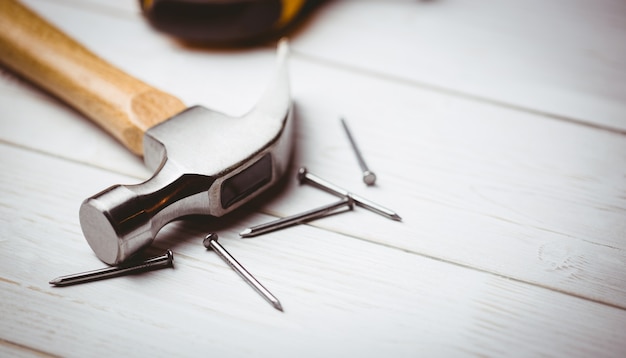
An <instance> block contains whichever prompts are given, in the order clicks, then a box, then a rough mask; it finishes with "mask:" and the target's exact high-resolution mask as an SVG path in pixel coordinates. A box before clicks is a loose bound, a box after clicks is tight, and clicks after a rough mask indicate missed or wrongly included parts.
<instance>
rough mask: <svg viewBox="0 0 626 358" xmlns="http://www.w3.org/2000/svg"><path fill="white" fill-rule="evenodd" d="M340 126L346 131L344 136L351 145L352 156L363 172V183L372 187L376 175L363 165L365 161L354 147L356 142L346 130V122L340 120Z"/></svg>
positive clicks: (357, 148) (347, 129)
mask: <svg viewBox="0 0 626 358" xmlns="http://www.w3.org/2000/svg"><path fill="white" fill-rule="evenodd" d="M340 120H341V124H342V125H343V129H344V130H345V131H346V135H347V136H348V140H350V144H351V145H352V149H353V150H354V154H356V159H357V160H358V161H359V166H360V167H361V170H362V171H363V182H364V183H365V184H367V185H374V184H375V183H376V174H374V172H373V171H371V170H369V168H368V167H367V164H365V160H364V159H363V154H361V151H360V150H359V147H358V146H357V145H356V141H355V140H354V138H353V137H352V133H351V132H350V128H348V123H346V120H345V119H343V118H341V119H340Z"/></svg>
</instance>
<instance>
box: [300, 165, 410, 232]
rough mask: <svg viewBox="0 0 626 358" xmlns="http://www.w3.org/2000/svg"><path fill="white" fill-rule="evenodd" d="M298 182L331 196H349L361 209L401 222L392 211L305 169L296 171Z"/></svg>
mask: <svg viewBox="0 0 626 358" xmlns="http://www.w3.org/2000/svg"><path fill="white" fill-rule="evenodd" d="M298 181H299V182H300V184H311V185H313V186H315V187H317V188H319V189H322V190H324V191H327V192H329V193H331V194H333V195H336V196H339V197H346V196H349V197H351V198H352V200H354V204H355V205H357V206H360V207H362V208H365V209H368V210H370V211H373V212H375V213H377V214H380V215H383V216H385V217H387V218H389V219H392V220H396V221H401V220H402V218H401V217H400V216H399V215H398V214H396V213H395V212H394V211H392V210H390V209H387V208H385V207H383V206H381V205H378V204H376V203H374V202H372V201H370V200H367V199H365V198H363V197H362V196H359V195H356V194H353V193H350V192H349V191H347V190H345V189H342V188H340V187H338V186H336V185H334V184H331V183H329V182H327V181H326V180H324V179H322V178H320V177H318V176H317V175H315V174H313V173H310V172H309V171H308V170H307V169H306V168H304V167H302V168H300V169H299V170H298Z"/></svg>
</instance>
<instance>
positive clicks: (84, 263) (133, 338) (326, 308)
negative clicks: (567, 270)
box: [0, 145, 626, 357]
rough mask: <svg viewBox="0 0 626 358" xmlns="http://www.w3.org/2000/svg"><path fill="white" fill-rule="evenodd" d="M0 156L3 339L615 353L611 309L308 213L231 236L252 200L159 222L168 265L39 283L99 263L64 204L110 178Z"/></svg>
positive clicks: (122, 350) (105, 346) (618, 339)
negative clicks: (237, 212) (217, 250)
mask: <svg viewBox="0 0 626 358" xmlns="http://www.w3.org/2000/svg"><path fill="white" fill-rule="evenodd" d="M0 164H1V165H2V167H3V168H5V170H3V171H1V172H0V190H1V192H2V195H0V224H1V225H0V228H2V230H3V232H2V234H1V235H0V237H2V241H0V245H1V246H2V250H0V272H2V274H1V279H0V285H1V286H2V288H1V289H0V302H2V304H1V305H0V314H1V315H2V317H3V318H2V321H1V322H2V323H0V337H1V339H2V340H3V342H5V343H4V344H3V346H4V347H6V346H11V347H28V349H30V350H33V351H36V352H42V353H44V354H51V355H61V356H101V355H105V354H106V355H116V356H117V355H139V356H146V355H151V356H152V355H155V356H168V355H169V356H171V355H184V356H189V355H205V354H207V352H209V353H210V354H212V355H217V356H225V355H228V356H233V357H238V356H250V355H251V354H253V355H255V356H261V357H264V356H294V355H298V356H304V357H307V356H320V355H325V354H331V355H346V354H348V355H356V354H358V355H361V356H380V355H382V354H390V355H393V356H400V357H405V356H406V357H408V356H415V355H416V354H423V355H429V356H432V355H446V356H450V355H467V354H468V353H469V354H472V355H488V356H494V355H503V354H513V355H520V356H529V355H533V356H534V355H548V356H556V355H568V356H572V357H586V356H598V357H603V356H606V357H611V356H615V357H617V356H621V355H623V354H624V353H625V352H626V351H625V348H624V345H623V342H624V340H625V339H626V331H625V330H623V329H621V328H623V322H624V321H625V320H626V311H625V310H623V309H618V308H614V307H610V306H607V305H603V304H599V303H594V302H590V301H588V300H584V299H580V298H577V297H573V296H569V295H565V294H562V293H558V292H554V291H552V290H546V289H543V288H540V287H536V286H533V285H528V284H525V283H521V282H518V281H515V280H510V279H507V278H505V277H501V276H498V275H493V274H489V273H484V272H480V271H476V270H471V269H467V268H464V267H461V266H458V265H451V264H449V263H446V262H442V261H440V260H432V259H429V258H425V257H422V256H419V255H415V254H412V253H408V252H405V251H402V250H398V249H394V248H390V247H385V246H381V245H377V244H373V243H370V242H366V241H362V240H355V239H352V238H350V237H347V236H344V235H339V234H334V233H331V232H327V231H323V230H319V229H316V228H314V227H311V226H299V227H296V228H292V229H290V230H284V231H281V232H277V233H275V234H273V235H271V236H269V237H265V238H264V239H263V240H261V239H259V240H238V239H236V238H235V235H236V232H237V231H238V230H240V228H241V227H242V226H243V225H247V224H249V223H251V222H256V221H260V220H267V219H269V217H267V216H265V215H260V214H253V213H250V214H248V215H245V216H241V217H237V218H231V219H229V220H225V221H207V220H205V219H199V220H192V221H188V222H186V223H179V224H173V225H170V226H169V227H167V228H166V230H165V231H164V232H163V233H161V234H160V236H159V237H158V238H157V245H156V247H155V248H154V250H152V251H156V252H158V251H160V250H163V249H164V248H166V247H172V248H173V249H174V251H175V253H176V261H175V268H174V269H168V270H160V271H154V272H150V273H146V274H142V275H138V276H128V277H121V278H116V279H111V280H106V281H100V282H96V283H90V284H84V285H78V286H72V287H65V288H53V287H49V285H48V284H47V281H48V280H49V279H51V278H52V277H54V276H56V275H60V274H66V273H70V272H77V271H81V270H84V269H91V268H96V267H99V266H100V264H99V262H98V260H97V259H96V258H95V257H94V256H93V254H90V253H89V248H88V247H87V245H86V244H85V242H84V240H83V239H82V237H81V235H80V232H79V230H80V229H79V227H78V224H77V222H76V217H75V215H72V212H73V211H74V210H75V209H76V208H75V207H74V206H73V205H71V204H70V203H72V202H78V201H79V200H80V199H81V198H82V196H83V195H84V194H85V192H87V191H89V190H90V189H91V188H89V187H90V186H92V185H101V184H102V183H103V182H110V181H118V180H122V179H123V178H122V177H121V176H120V175H118V174H113V173H110V172H106V171H103V170H101V169H97V168H92V167H86V166H83V165H81V164H78V163H73V162H68V161H65V160H62V159H59V158H53V157H49V156H45V155H42V154H38V153H34V152H30V151H25V150H22V149H18V148H14V147H10V146H6V145H0ZM34 164H36V165H34ZM7 169H9V170H7ZM68 175H73V176H76V177H77V178H80V180H77V181H75V182H72V181H71V180H68ZM17 179H19V180H17ZM127 179H131V178H127ZM18 199H19V200H18ZM207 230H218V231H219V232H220V234H222V240H223V241H222V243H223V245H224V246H226V247H227V249H228V250H229V251H230V252H231V253H233V255H235V256H236V257H237V258H238V259H239V260H240V261H241V262H242V263H243V264H244V265H246V267H247V268H248V269H249V270H250V271H251V272H253V273H254V274H256V276H257V277H258V278H259V279H260V280H261V281H262V282H263V283H264V284H265V285H266V286H267V287H268V288H270V289H271V290H272V291H273V292H274V293H275V294H276V295H277V296H278V297H279V298H280V299H281V301H282V303H283V306H284V307H285V313H279V312H278V311H275V310H274V309H272V308H271V307H270V306H269V305H267V304H266V302H264V301H263V300H262V299H261V298H259V297H258V296H257V295H256V294H255V293H254V292H253V291H252V290H251V289H250V288H249V287H247V286H246V285H245V284H244V283H243V281H241V280H240V279H239V277H238V276H237V275H235V274H234V273H233V272H232V271H231V270H230V268H228V267H227V266H226V265H225V264H224V263H222V262H221V261H220V260H219V259H218V258H217V257H216V256H215V255H212V254H211V253H210V252H207V251H206V250H205V249H204V247H203V246H201V237H202V234H203V233H206V232H207ZM3 349H4V348H3Z"/></svg>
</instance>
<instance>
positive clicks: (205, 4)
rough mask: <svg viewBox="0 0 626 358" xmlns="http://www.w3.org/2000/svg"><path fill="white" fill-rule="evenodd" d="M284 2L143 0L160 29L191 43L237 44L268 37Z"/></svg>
mask: <svg viewBox="0 0 626 358" xmlns="http://www.w3.org/2000/svg"><path fill="white" fill-rule="evenodd" d="M282 3H283V1H281V0H232V1H219V0H217V1H216V0H140V4H141V8H142V11H143V13H144V16H145V17H146V19H147V20H148V21H149V23H150V24H151V25H152V26H153V27H154V28H155V29H157V30H159V31H161V32H164V33H167V34H169V35H172V36H174V37H177V38H179V39H181V40H184V41H188V42H192V43H236V42H242V41H249V40H252V39H255V38H260V37H262V36H267V35H268V34H270V33H272V31H274V30H275V25H276V24H277V22H278V20H279V19H280V16H281V11H282Z"/></svg>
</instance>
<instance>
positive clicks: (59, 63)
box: [0, 0, 186, 155]
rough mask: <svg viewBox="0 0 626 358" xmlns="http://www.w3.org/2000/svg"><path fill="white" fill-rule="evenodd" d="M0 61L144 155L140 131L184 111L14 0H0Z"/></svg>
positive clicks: (173, 99)
mask: <svg viewBox="0 0 626 358" xmlns="http://www.w3.org/2000/svg"><path fill="white" fill-rule="evenodd" d="M0 62H1V63H3V64H4V65H6V66H7V67H9V68H11V69H12V70H14V71H15V72H17V73H19V74H20V75H21V76H23V77H25V78H27V79H28V80H30V81H32V82H34V83H35V84H37V85H38V86H40V87H42V88H44V89H45V90H47V91H48V92H50V93H52V94H53V95H55V96H57V97H59V98H60V99H62V100H63V101H65V102H66V103H68V104H69V105H71V106H72V107H74V108H75V109H77V110H78V111H80V112H82V113H83V114H85V115H86V116H87V117H89V118H90V119H91V120H93V121H94V122H95V123H97V124H98V125H100V126H101V127H102V128H104V129H105V130H107V131H108V132H109V133H110V134H111V135H113V136H114V137H115V138H117V139H118V140H119V141H120V142H122V143H123V144H124V145H125V146H126V147H127V148H128V149H130V150H131V151H132V152H134V153H135V154H138V155H142V154H143V134H144V133H145V132H146V130H148V129H149V128H150V127H152V126H154V125H156V124H158V123H161V122H163V121H164V120H166V119H168V118H170V117H172V116H173V115H175V114H177V113H179V112H181V111H183V110H184V109H185V108H186V106H185V105H184V104H183V103H182V102H181V101H180V100H179V99H178V98H176V97H174V96H172V95H169V94H167V93H164V92H162V91H160V90H158V89H156V88H153V87H151V86H149V85H147V84H146V83H144V82H142V81H140V80H138V79H136V78H134V77H132V76H130V75H128V74H126V73H124V72H123V71H121V70H119V69H118V68H116V67H114V66H112V65H111V64H109V63H107V62H106V61H104V60H102V59H101V58H99V57H98V56H96V55H95V54H94V53H92V52H91V51H89V50H87V49H86V48H85V47H83V46H82V45H81V44H79V43H78V42H76V41H75V40H73V39H71V38H70V37H68V36H67V35H65V34H64V33H63V32H61V31H60V30H59V29H57V28H56V27H54V26H53V25H51V24H49V23H48V22H47V21H46V20H44V19H43V18H41V17H39V16H38V15H37V14H35V13H34V12H32V11H31V10H29V9H28V8H26V7H25V6H23V5H21V4H19V3H18V2H17V1H14V0H0Z"/></svg>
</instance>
